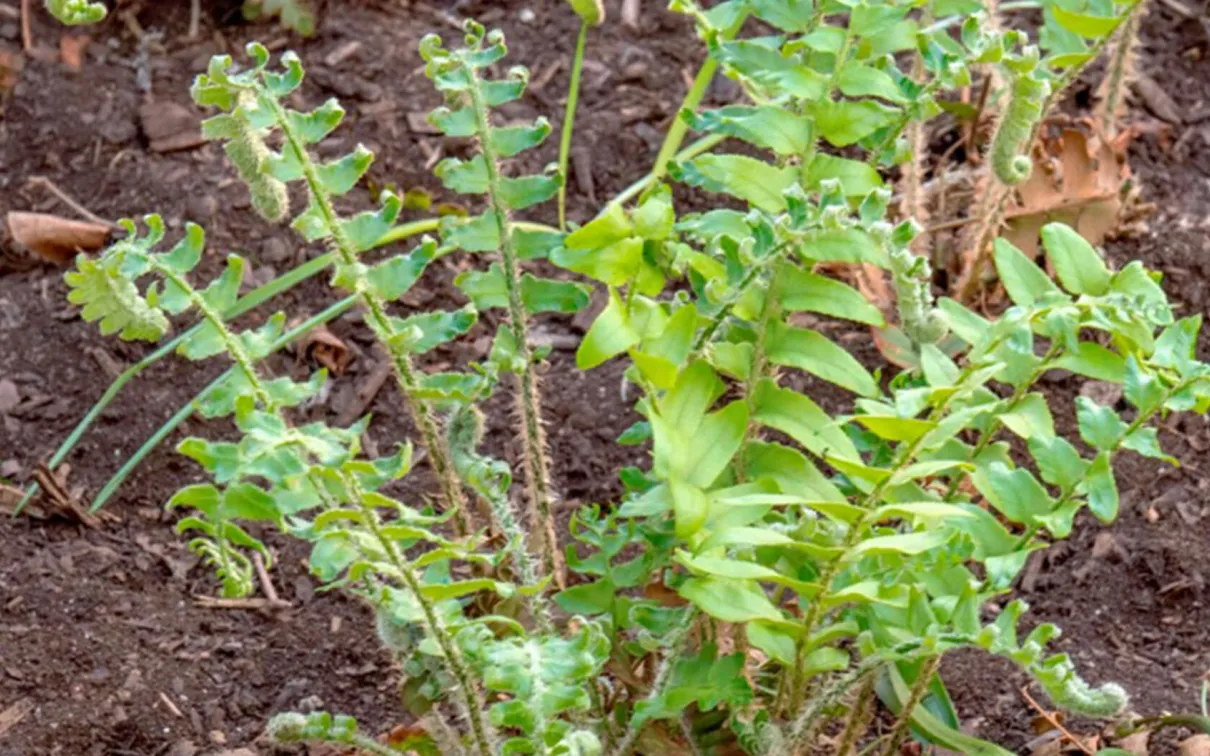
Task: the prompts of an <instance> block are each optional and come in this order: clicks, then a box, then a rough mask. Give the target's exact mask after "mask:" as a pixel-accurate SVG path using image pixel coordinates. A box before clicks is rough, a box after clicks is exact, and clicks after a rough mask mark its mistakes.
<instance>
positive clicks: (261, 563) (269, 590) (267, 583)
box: [252, 551, 287, 604]
mask: <svg viewBox="0 0 1210 756" xmlns="http://www.w3.org/2000/svg"><path fill="white" fill-rule="evenodd" d="M252 566H253V567H255V568H256V579H257V580H259V581H260V587H261V590H263V591H264V592H265V598H267V599H269V601H270V602H271V603H274V604H285V603H287V602H285V601H282V600H281V597H280V596H278V595H277V589H276V588H274V587H273V581H272V580H270V579H269V571H268V570H266V569H265V560H264V559H263V558H262V557H261V555H260V552H257V551H254V552H252Z"/></svg>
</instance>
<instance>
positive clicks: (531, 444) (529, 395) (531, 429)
mask: <svg viewBox="0 0 1210 756" xmlns="http://www.w3.org/2000/svg"><path fill="white" fill-rule="evenodd" d="M463 66H464V70H465V71H466V74H467V78H468V80H469V81H470V86H469V87H468V89H467V91H468V93H469V94H470V97H471V109H472V110H473V111H474V113H475V130H476V132H477V133H478V136H479V149H480V150H481V151H482V153H483V162H484V164H485V166H486V168H487V184H488V190H487V191H488V202H489V204H490V205H491V212H492V214H493V215H495V217H496V228H497V230H498V231H499V235H500V265H501V268H502V269H503V272H504V285H505V287H506V288H507V289H508V320H509V326H510V327H511V329H512V333H513V341H514V342H515V343H516V350H517V357H518V359H519V361H520V362H521V363H522V364H523V365H524V367H523V368H522V370H521V372H520V374H519V376H518V378H519V382H520V386H519V390H518V400H519V404H520V406H521V423H522V428H521V439H522V443H523V445H524V448H525V481H526V485H527V487H528V488H529V503H530V515H531V523H530V527H531V528H533V529H534V538H533V539H532V541H531V547H536V548H535V550H536V551H538V553H540V554H541V559H542V567H543V572H544V573H545V574H553V573H554V571H555V569H556V565H557V560H558V556H557V554H558V551H557V550H558V542H557V541H556V540H555V524H554V510H553V507H552V506H551V492H550V461H549V457H548V454H547V451H546V433H545V431H544V429H543V428H542V405H541V397H540V396H539V393H538V376H537V372H536V369H535V366H534V359H533V352H532V350H531V349H530V344H529V325H528V321H527V317H526V313H525V303H524V302H523V301H522V299H521V272H520V269H519V265H518V263H517V250H516V247H515V246H514V243H513V229H512V223H511V221H510V218H509V213H510V212H511V210H512V208H510V207H509V206H508V204H507V202H506V201H505V199H504V193H503V191H502V185H503V181H502V179H501V176H500V163H499V161H498V160H497V156H496V148H495V145H494V144H493V143H492V134H491V124H489V123H488V110H487V108H488V106H487V102H486V100H485V99H484V97H483V90H482V86H481V84H480V80H479V75H478V72H477V71H476V70H475V68H474V66H472V65H470V64H469V63H467V61H465V60H463Z"/></svg>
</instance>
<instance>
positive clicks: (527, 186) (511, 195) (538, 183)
mask: <svg viewBox="0 0 1210 756" xmlns="http://www.w3.org/2000/svg"><path fill="white" fill-rule="evenodd" d="M560 184H561V179H560V178H559V176H558V175H557V174H556V175H551V176H542V175H534V176H520V177H518V178H506V179H501V180H500V197H501V199H502V200H503V201H504V204H505V205H507V206H508V207H509V209H511V210H524V209H525V208H527V207H532V206H533V205H536V204H538V203H539V202H545V201H546V200H548V199H550V198H551V197H553V196H555V194H556V193H558V191H559V186H560Z"/></svg>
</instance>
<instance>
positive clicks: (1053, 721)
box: [1021, 686, 1094, 756]
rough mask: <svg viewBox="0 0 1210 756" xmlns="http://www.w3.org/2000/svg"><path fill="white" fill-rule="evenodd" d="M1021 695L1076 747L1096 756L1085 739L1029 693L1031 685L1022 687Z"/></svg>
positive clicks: (1091, 755)
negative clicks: (1073, 731) (1079, 736)
mask: <svg viewBox="0 0 1210 756" xmlns="http://www.w3.org/2000/svg"><path fill="white" fill-rule="evenodd" d="M1021 697H1022V698H1024V699H1025V703H1027V704H1029V705H1030V707H1031V708H1033V710H1034V711H1036V712H1038V716H1040V717H1042V718H1043V719H1045V720H1046V722H1047V723H1048V724H1049V725H1050V726H1051V727H1053V728H1055V729H1056V730H1058V731H1059V734H1060V735H1062V736H1063V737H1064V738H1066V739H1067V740H1068V742H1070V743H1071V744H1073V745H1074V746H1075V747H1076V748H1079V749H1080V751H1082V752H1083V753H1086V754H1088V756H1094V751H1093V750H1092V749H1091V748H1089V747H1088V746H1086V745H1084V741H1082V740H1080V739H1079V738H1077V737H1076V736H1075V735H1072V734H1071V731H1070V730H1068V729H1067V728H1066V727H1064V726H1063V723H1062V722H1060V721H1059V720H1058V718H1057V717H1055V715H1054V714H1053V713H1052V712H1049V711H1047V710H1046V709H1043V708H1042V706H1041V705H1040V704H1039V703H1038V702H1037V701H1035V700H1034V697H1033V696H1031V695H1030V694H1029V686H1026V687H1024V688H1021Z"/></svg>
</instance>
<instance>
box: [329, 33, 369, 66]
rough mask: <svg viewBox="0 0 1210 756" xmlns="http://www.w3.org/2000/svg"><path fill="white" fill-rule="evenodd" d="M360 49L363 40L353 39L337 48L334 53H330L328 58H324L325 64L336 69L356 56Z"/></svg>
mask: <svg viewBox="0 0 1210 756" xmlns="http://www.w3.org/2000/svg"><path fill="white" fill-rule="evenodd" d="M360 49H361V40H357V39H351V40H349V41H348V42H345V43H344V44H343V45H341V46H340V47H337V48H336V49H335V50H333V51H332V52H330V53H328V56H327V57H326V58H324V63H325V64H327V66H328V67H329V68H335V67H336V66H339V65H340V64H341V63H344V62H345V61H346V60H348V59H349V58H351V57H353V56H354V55H356V54H357V52H358V51H359V50H360Z"/></svg>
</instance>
